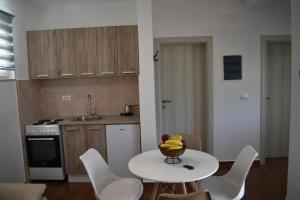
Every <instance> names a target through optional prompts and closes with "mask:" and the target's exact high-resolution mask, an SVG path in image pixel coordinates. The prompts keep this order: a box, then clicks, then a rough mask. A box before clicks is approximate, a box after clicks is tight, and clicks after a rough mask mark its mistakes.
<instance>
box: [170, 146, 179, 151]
mask: <svg viewBox="0 0 300 200" xmlns="http://www.w3.org/2000/svg"><path fill="white" fill-rule="evenodd" d="M177 149H182V146H176V147H171V148H169V150H177Z"/></svg>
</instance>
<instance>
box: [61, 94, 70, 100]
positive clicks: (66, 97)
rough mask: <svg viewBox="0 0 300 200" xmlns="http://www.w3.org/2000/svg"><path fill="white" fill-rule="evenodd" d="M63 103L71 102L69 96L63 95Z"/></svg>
mask: <svg viewBox="0 0 300 200" xmlns="http://www.w3.org/2000/svg"><path fill="white" fill-rule="evenodd" d="M62 100H63V101H71V95H64V96H62Z"/></svg>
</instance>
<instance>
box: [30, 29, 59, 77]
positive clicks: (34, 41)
mask: <svg viewBox="0 0 300 200" xmlns="http://www.w3.org/2000/svg"><path fill="white" fill-rule="evenodd" d="M27 48H28V68H29V74H30V78H31V79H45V78H47V79H49V78H56V77H57V56H56V32H55V31H29V32H27Z"/></svg>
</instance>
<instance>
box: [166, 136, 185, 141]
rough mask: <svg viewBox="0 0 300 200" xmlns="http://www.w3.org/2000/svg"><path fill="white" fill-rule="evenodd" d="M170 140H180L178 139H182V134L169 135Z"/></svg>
mask: <svg viewBox="0 0 300 200" xmlns="http://www.w3.org/2000/svg"><path fill="white" fill-rule="evenodd" d="M169 140H178V141H181V140H182V136H181V135H179V134H178V135H177V134H176V135H171V136H170V137H169Z"/></svg>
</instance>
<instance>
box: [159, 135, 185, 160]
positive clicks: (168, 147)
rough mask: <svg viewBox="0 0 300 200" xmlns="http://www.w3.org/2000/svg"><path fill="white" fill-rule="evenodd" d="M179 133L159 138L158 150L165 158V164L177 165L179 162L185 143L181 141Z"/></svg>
mask: <svg viewBox="0 0 300 200" xmlns="http://www.w3.org/2000/svg"><path fill="white" fill-rule="evenodd" d="M182 139H183V138H182V136H181V134H180V133H176V134H174V135H169V134H163V135H162V136H161V141H160V145H159V146H158V147H159V150H160V152H161V153H162V154H163V155H164V156H166V159H165V162H166V163H167V164H178V163H180V162H181V159H180V158H179V156H181V155H182V154H183V153H184V151H185V147H186V145H185V141H184V140H182Z"/></svg>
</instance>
